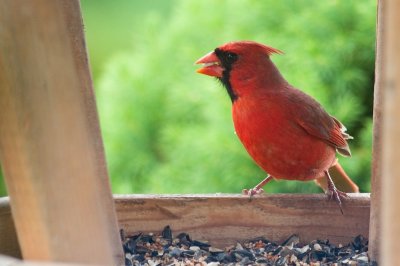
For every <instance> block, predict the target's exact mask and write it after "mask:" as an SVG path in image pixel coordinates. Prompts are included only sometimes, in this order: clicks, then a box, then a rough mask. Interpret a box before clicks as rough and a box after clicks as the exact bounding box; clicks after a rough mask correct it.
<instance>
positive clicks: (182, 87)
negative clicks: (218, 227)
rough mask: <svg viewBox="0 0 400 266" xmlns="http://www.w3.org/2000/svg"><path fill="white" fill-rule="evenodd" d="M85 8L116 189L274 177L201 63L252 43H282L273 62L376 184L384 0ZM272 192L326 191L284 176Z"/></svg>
mask: <svg viewBox="0 0 400 266" xmlns="http://www.w3.org/2000/svg"><path fill="white" fill-rule="evenodd" d="M81 4H82V10H83V15H84V22H85V32H86V37H87V43H88V48H89V56H90V61H91V65H92V69H93V73H94V81H95V84H96V88H97V96H98V108H99V112H100V119H101V126H102V131H103V137H104V142H105V148H106V155H107V161H108V166H109V171H110V175H111V178H112V186H113V191H114V192H115V193H133V192H139V193H205V192H235V193H237V192H240V190H241V189H242V188H245V187H246V188H250V187H252V186H254V185H255V184H256V183H257V182H259V181H260V180H261V179H262V178H263V177H264V176H265V173H264V172H263V171H262V170H260V169H259V168H258V167H257V166H256V165H255V164H254V163H253V162H252V160H251V158H250V157H249V156H248V155H247V153H246V151H245V150H244V148H243V147H242V145H241V143H240V142H239V140H238V139H237V137H236V136H235V134H234V131H233V125H232V121H231V116H230V101H229V98H228V96H227V95H226V92H225V91H224V89H223V88H222V86H221V85H220V84H218V82H216V81H215V80H212V79H211V78H209V77H205V76H202V75H198V74H196V73H195V70H196V68H198V67H197V66H194V65H193V62H194V61H195V60H196V59H198V58H199V57H200V56H202V55H204V54H205V53H206V52H208V51H210V50H212V49H214V48H215V47H217V46H218V45H220V44H222V43H225V42H227V41H232V40H243V39H248V40H254V41H258V42H261V43H265V44H268V45H270V46H272V47H276V48H278V49H281V50H283V51H284V52H285V55H283V56H280V55H279V56H278V55H276V56H274V57H273V61H274V62H275V63H276V64H277V65H278V67H279V69H280V70H281V72H282V74H283V75H284V76H285V77H286V79H288V81H289V82H290V83H291V84H293V85H294V86H296V87H298V88H300V89H302V90H304V91H305V92H307V93H309V94H311V95H312V96H314V97H315V98H316V99H317V100H318V101H320V102H321V103H322V104H323V105H324V106H325V108H326V109H327V111H328V112H330V113H331V114H332V115H334V116H336V117H337V118H339V119H340V120H341V121H342V122H343V123H344V124H345V125H346V126H347V127H348V129H349V132H350V133H351V134H352V135H353V136H354V137H355V139H354V140H353V141H351V143H350V146H351V148H352V153H353V157H352V158H339V159H340V161H341V163H342V165H343V167H344V168H345V169H346V171H347V172H348V173H349V175H350V176H351V177H352V178H354V179H355V180H356V181H357V183H358V184H360V187H361V189H362V190H363V191H369V186H370V181H369V179H370V178H369V177H370V158H371V135H372V122H371V114H372V90H373V78H374V42H375V12H376V6H375V5H376V3H375V1H372V0H366V1H339V0H337V1H335V0H332V1H312V2H311V1H306V0H298V1H294V0H282V1H272V0H264V1H256V0H245V1H243V0H229V1H228V0H225V1H224V0H220V1H214V0H202V1H186V0H175V1H172V0H170V1H162V0H160V1H147V0H135V1H132V0H119V1H108V0H82V1H81ZM110 54H113V56H112V58H111V59H110V58H109V57H110ZM104 62H107V63H106V64H104ZM339 157H340V156H339ZM266 191H268V192H318V191H319V189H318V188H317V187H316V186H314V185H313V184H309V183H302V182H294V181H279V182H271V183H269V184H268V185H267V186H266ZM1 194H3V195H4V194H5V190H4V185H2V184H1V182H0V195H1Z"/></svg>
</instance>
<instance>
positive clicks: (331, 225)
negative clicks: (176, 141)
mask: <svg viewBox="0 0 400 266" xmlns="http://www.w3.org/2000/svg"><path fill="white" fill-rule="evenodd" d="M114 200H115V206H116V210H117V217H118V223H119V226H120V228H123V229H124V231H125V233H126V234H127V235H130V234H135V233H138V232H159V231H161V230H162V229H163V227H164V226H166V225H170V226H171V228H172V230H173V233H174V235H177V234H178V233H180V232H186V233H189V234H190V235H191V237H192V238H193V239H198V240H208V241H210V243H211V244H213V245H215V246H217V247H223V246H226V245H230V244H235V243H236V242H237V241H242V240H246V239H251V238H254V237H258V236H265V237H266V238H268V239H270V240H272V241H276V242H281V241H283V240H285V239H286V238H287V237H289V236H290V235H291V234H294V233H295V234H298V235H299V236H300V240H301V241H302V242H309V241H311V240H313V239H329V240H330V241H331V242H332V243H336V244H338V243H347V242H349V241H350V240H351V239H352V238H353V237H354V236H357V235H359V234H361V235H363V236H365V237H368V229H369V211H370V198H369V194H352V195H351V196H350V198H349V199H348V200H346V201H345V203H344V208H343V210H344V213H345V214H344V215H342V214H341V213H340V210H339V208H338V206H337V205H336V204H335V203H334V202H331V201H327V198H326V196H325V195H324V194H310V195H306V194H271V195H265V196H260V197H257V198H254V199H253V200H252V201H249V199H248V198H247V197H245V196H242V195H237V194H206V195H116V196H115V197H114ZM0 206H1V207H0V217H1V220H0V235H1V238H0V254H7V255H13V256H16V255H18V254H20V252H19V250H18V244H17V238H16V236H15V231H14V230H13V226H12V219H11V212H10V208H9V205H8V198H2V199H1V200H0Z"/></svg>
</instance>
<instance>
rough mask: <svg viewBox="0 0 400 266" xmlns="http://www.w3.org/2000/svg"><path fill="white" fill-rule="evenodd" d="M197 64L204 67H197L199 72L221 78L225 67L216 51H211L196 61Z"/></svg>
mask: <svg viewBox="0 0 400 266" xmlns="http://www.w3.org/2000/svg"><path fill="white" fill-rule="evenodd" d="M196 64H202V65H203V67H202V68H200V69H197V71H196V72H197V73H200V74H204V75H208V76H212V77H217V78H221V77H222V72H223V71H224V68H223V67H222V66H221V61H220V60H219V59H218V57H217V56H216V54H215V53H214V52H210V53H208V54H206V55H205V56H203V57H202V58H200V59H199V60H197V61H196Z"/></svg>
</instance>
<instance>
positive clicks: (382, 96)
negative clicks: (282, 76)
mask: <svg viewBox="0 0 400 266" xmlns="http://www.w3.org/2000/svg"><path fill="white" fill-rule="evenodd" d="M378 10H379V15H378V17H379V19H378V22H379V23H381V24H380V25H378V31H377V32H378V34H377V36H378V41H377V46H378V49H377V52H378V54H377V57H378V58H377V59H378V60H377V83H376V87H375V90H376V93H375V95H377V96H378V99H376V100H378V101H382V107H379V106H378V109H375V111H377V112H379V113H380V112H381V111H382V126H381V127H382V133H381V134H382V139H381V140H380V138H378V143H379V142H380V141H381V142H382V150H381V153H379V152H378V153H377V154H375V155H378V160H377V163H380V164H381V169H379V166H378V172H377V173H375V175H374V179H373V182H372V184H373V187H372V189H373V194H375V195H374V196H373V199H372V200H373V201H372V216H371V225H372V226H371V233H372V235H373V237H374V238H372V239H371V241H372V242H374V241H377V243H378V244H379V234H380V233H381V234H382V237H381V239H382V241H381V243H380V245H379V246H376V245H373V246H372V248H373V249H372V250H370V254H371V255H372V256H374V257H375V256H377V255H376V254H379V258H380V259H379V263H380V264H382V265H397V264H398V253H397V252H399V249H400V242H399V239H398V236H399V235H400V222H399V221H400V205H399V204H398V202H399V191H400V163H399V162H400V34H399V29H400V16H399V15H398V13H399V12H400V2H399V1H397V0H385V1H384V0H381V1H379V9H378ZM375 107H376V105H375ZM375 118H378V119H379V118H380V117H379V116H378V117H376V116H375ZM375 122H377V121H375ZM378 123H379V122H378ZM378 126H379V125H378ZM375 140H376V139H375ZM374 147H375V148H376V146H374ZM375 159H376V158H375ZM380 173H381V175H380ZM379 209H380V212H381V213H380V219H378V217H377V216H376V215H377V214H379ZM380 228H381V230H379V229H380ZM379 248H380V249H379Z"/></svg>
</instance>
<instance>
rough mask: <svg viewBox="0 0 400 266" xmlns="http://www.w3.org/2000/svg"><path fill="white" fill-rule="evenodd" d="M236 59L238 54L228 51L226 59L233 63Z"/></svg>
mask: <svg viewBox="0 0 400 266" xmlns="http://www.w3.org/2000/svg"><path fill="white" fill-rule="evenodd" d="M236 59H237V54H235V53H231V52H228V53H226V61H227V62H228V63H230V64H232V63H233V62H235V61H236Z"/></svg>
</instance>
